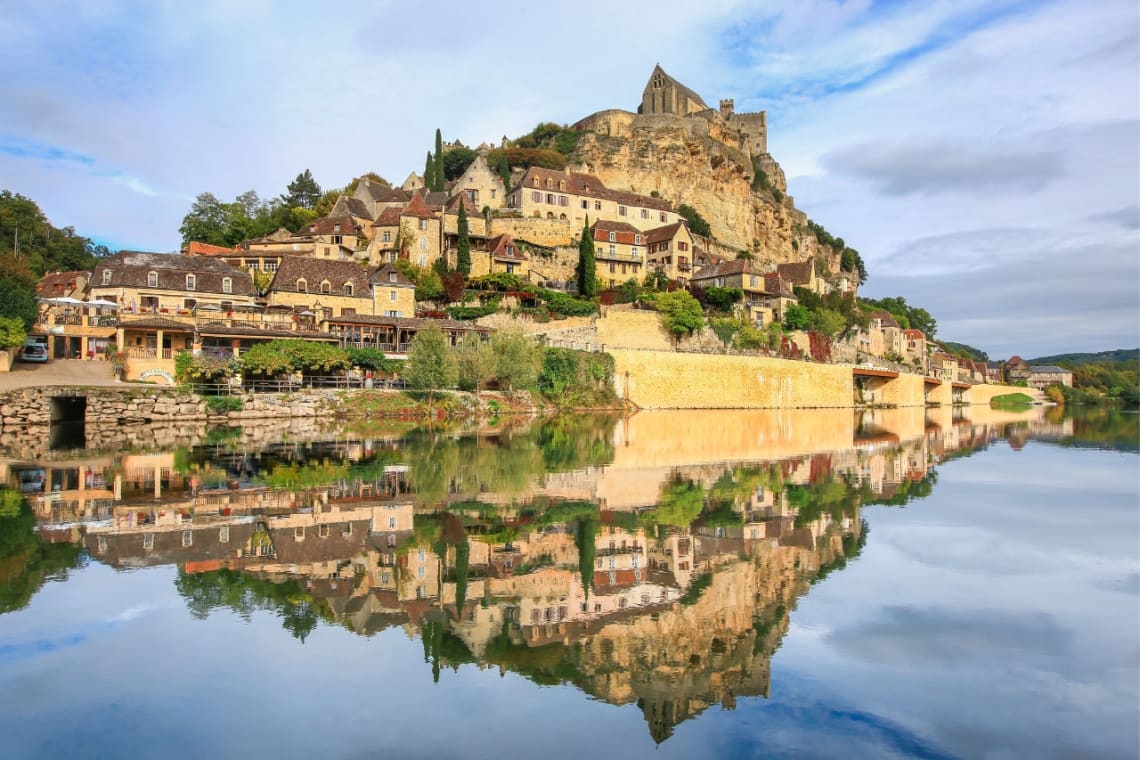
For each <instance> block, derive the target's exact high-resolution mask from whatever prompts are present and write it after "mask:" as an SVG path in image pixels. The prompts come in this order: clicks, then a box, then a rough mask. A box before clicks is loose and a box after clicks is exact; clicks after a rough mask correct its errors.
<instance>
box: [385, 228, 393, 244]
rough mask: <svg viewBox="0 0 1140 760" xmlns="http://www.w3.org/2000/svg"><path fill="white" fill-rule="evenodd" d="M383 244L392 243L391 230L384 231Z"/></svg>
mask: <svg viewBox="0 0 1140 760" xmlns="http://www.w3.org/2000/svg"><path fill="white" fill-rule="evenodd" d="M384 242H385V243H391V242H392V230H384Z"/></svg>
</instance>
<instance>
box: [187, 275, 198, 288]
mask: <svg viewBox="0 0 1140 760" xmlns="http://www.w3.org/2000/svg"><path fill="white" fill-rule="evenodd" d="M197 285H198V278H197V277H195V276H194V275H192V274H188V275H186V289H187V290H194V288H195V287H196V286H197Z"/></svg>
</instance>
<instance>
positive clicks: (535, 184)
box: [534, 177, 538, 187]
mask: <svg viewBox="0 0 1140 760" xmlns="http://www.w3.org/2000/svg"><path fill="white" fill-rule="evenodd" d="M534 186H535V187H538V177H535V178H534Z"/></svg>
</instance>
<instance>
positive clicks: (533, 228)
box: [487, 216, 582, 246]
mask: <svg viewBox="0 0 1140 760" xmlns="http://www.w3.org/2000/svg"><path fill="white" fill-rule="evenodd" d="M503 233H507V234H509V235H510V236H511V237H512V238H514V239H515V240H516V241H517V240H525V241H526V242H528V243H534V244H535V245H547V246H556V245H566V244H568V243H569V242H570V240H571V239H572V238H574V237H575V236H577V235H580V234H581V233H582V225H581V224H578V225H577V226H575V225H574V223H573V222H571V221H569V220H565V219H535V218H532V217H521V218H520V217H509V216H504V217H498V216H496V217H491V223H490V225H489V229H488V230H487V235H488V237H494V236H495V235H501V234H503Z"/></svg>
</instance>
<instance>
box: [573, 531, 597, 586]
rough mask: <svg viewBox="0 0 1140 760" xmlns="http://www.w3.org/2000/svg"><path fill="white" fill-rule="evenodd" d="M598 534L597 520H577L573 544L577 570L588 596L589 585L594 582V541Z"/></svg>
mask: <svg viewBox="0 0 1140 760" xmlns="http://www.w3.org/2000/svg"><path fill="white" fill-rule="evenodd" d="M597 535H598V522H597V520H594V519H592V518H583V519H580V520H578V525H577V531H576V533H575V535H574V546H576V547H577V549H578V572H579V573H581V574H582V588H583V589H584V590H585V592H586V596H587V597H589V596H590V587H591V586H592V585H593V584H594V553H595V549H596V547H595V545H594V542H595V540H596V538H597Z"/></svg>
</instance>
